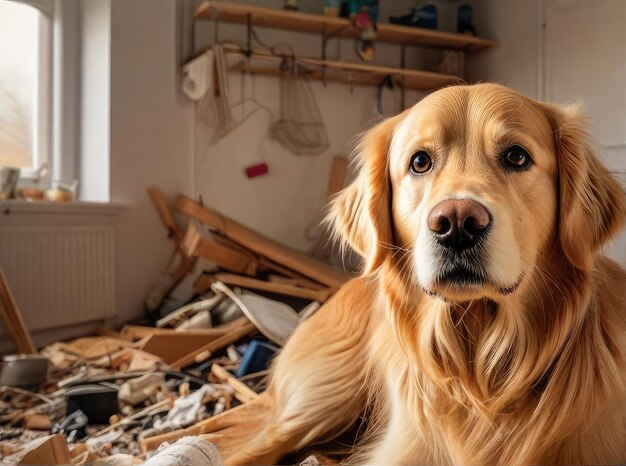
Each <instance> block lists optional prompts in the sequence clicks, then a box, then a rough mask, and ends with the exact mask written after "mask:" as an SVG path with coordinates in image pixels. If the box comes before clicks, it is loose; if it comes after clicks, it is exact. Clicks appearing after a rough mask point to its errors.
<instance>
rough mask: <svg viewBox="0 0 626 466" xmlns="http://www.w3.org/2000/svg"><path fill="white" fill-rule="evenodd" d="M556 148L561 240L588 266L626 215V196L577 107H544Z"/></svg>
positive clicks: (574, 260)
mask: <svg viewBox="0 0 626 466" xmlns="http://www.w3.org/2000/svg"><path fill="white" fill-rule="evenodd" d="M546 107H547V109H548V118H549V119H550V121H551V124H552V127H553V130H554V135H555V141H556V150H557V162H558V189H559V224H558V225H559V226H558V227H559V241H560V243H561V248H562V250H563V253H564V254H565V257H566V258H567V259H568V261H569V262H570V263H571V264H572V265H574V266H575V267H578V268H580V269H589V268H590V267H591V266H592V264H593V257H594V254H595V253H596V252H597V250H598V249H599V248H600V246H602V245H603V244H604V243H606V242H607V241H609V240H610V239H612V238H613V236H615V235H616V234H617V232H618V231H619V230H620V228H621V226H622V225H623V223H624V220H625V219H626V195H625V193H624V189H623V188H622V187H621V186H620V184H619V183H618V182H617V180H616V179H615V178H614V177H613V176H611V174H610V173H609V171H608V170H607V168H606V167H605V166H604V165H603V164H602V162H601V161H600V159H599V158H598V155H597V153H596V151H595V150H594V148H593V145H592V143H591V139H590V137H589V135H588V133H587V127H586V122H585V118H584V117H583V116H582V115H581V113H580V111H579V109H578V107H577V106H568V107H559V106H556V105H546Z"/></svg>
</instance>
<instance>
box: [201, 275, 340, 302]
mask: <svg viewBox="0 0 626 466" xmlns="http://www.w3.org/2000/svg"><path fill="white" fill-rule="evenodd" d="M215 282H222V283H224V284H225V285H231V286H241V287H243V288H249V289H252V290H261V291H269V292H271V293H278V294H282V295H285V296H293V297H296V298H302V299H310V300H311V301H319V302H321V303H323V302H325V301H326V300H328V298H330V297H331V296H332V295H333V294H334V293H335V292H336V290H335V289H333V288H326V289H325V290H321V291H315V290H309V289H307V288H300V287H297V286H293V285H285V284H283V283H273V282H266V281H263V280H257V279H255V278H249V277H242V276H241V275H235V274H232V273H216V274H212V275H205V276H202V277H200V278H199V279H198V281H197V283H196V289H197V290H205V289H207V288H209V287H210V285H211V283H215Z"/></svg>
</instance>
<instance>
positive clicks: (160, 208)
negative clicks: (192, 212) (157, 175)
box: [148, 187, 184, 244]
mask: <svg viewBox="0 0 626 466" xmlns="http://www.w3.org/2000/svg"><path fill="white" fill-rule="evenodd" d="M148 196H150V199H151V200H152V203H153V204H154V207H155V209H156V211H157V214H159V218H160V219H161V222H163V225H165V228H166V229H167V231H168V234H169V237H170V238H172V239H173V240H174V242H175V243H177V244H180V242H181V241H182V239H183V236H184V232H183V229H182V228H181V227H180V225H179V224H178V222H177V221H176V218H175V217H174V213H173V212H172V210H171V209H170V206H169V204H168V203H167V200H166V199H165V197H163V194H162V193H161V191H159V190H158V189H157V188H155V187H150V188H148Z"/></svg>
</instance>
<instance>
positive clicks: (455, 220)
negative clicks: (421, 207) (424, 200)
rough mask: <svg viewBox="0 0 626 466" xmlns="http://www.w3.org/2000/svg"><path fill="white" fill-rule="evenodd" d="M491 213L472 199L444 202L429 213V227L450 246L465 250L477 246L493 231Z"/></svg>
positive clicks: (442, 243) (442, 244)
mask: <svg viewBox="0 0 626 466" xmlns="http://www.w3.org/2000/svg"><path fill="white" fill-rule="evenodd" d="M490 225H491V216H490V215H489V212H488V211H487V209H486V208H485V207H484V206H483V205H482V204H480V203H478V202H476V201H474V200H472V199H447V200H445V201H441V202H440V203H439V204H437V205H436V206H435V207H433V210H431V212H430V215H429V216H428V228H430V231H432V232H433V234H434V236H435V238H436V240H437V242H438V243H439V244H440V245H441V246H443V247H444V248H446V249H452V250H454V251H456V252H461V251H463V250H465V249H469V248H471V247H473V246H475V245H476V244H477V243H478V241H479V240H480V239H481V238H483V237H485V236H486V235H487V234H488V232H489V226H490Z"/></svg>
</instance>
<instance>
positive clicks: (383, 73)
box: [228, 50, 462, 91]
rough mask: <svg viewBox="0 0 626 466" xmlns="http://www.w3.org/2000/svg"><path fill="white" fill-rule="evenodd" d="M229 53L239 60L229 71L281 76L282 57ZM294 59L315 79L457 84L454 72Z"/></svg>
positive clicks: (421, 86)
mask: <svg viewBox="0 0 626 466" xmlns="http://www.w3.org/2000/svg"><path fill="white" fill-rule="evenodd" d="M228 54H229V55H231V56H232V55H237V56H239V57H240V58H241V60H239V62H237V63H235V64H234V65H232V66H231V67H230V70H231V71H246V72H250V73H258V74H264V75H269V76H280V74H281V70H280V64H281V62H282V59H281V58H280V57H276V56H274V55H271V54H269V53H267V52H266V51H262V50H258V51H255V52H254V53H252V55H251V57H250V60H247V59H245V56H244V54H243V52H242V51H234V50H230V51H229V52H228ZM296 62H297V63H299V64H302V65H304V66H307V67H310V69H311V72H310V73H309V76H310V77H312V78H314V79H327V80H329V81H340V82H344V83H353V84H363V85H373V86H377V85H379V84H380V83H381V82H382V81H383V79H385V77H387V76H391V77H392V78H393V79H394V81H395V82H396V84H398V85H401V84H403V85H404V87H405V88H406V89H414V90H420V91H431V90H434V89H438V88H440V87H443V86H447V85H450V84H459V83H460V82H461V81H462V79H461V78H459V77H457V76H451V75H446V74H439V73H431V72H429V71H421V70H410V69H404V70H403V69H400V68H390V67H386V66H376V65H365V64H361V63H346V62H338V61H328V60H319V59H317V58H305V57H296Z"/></svg>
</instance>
